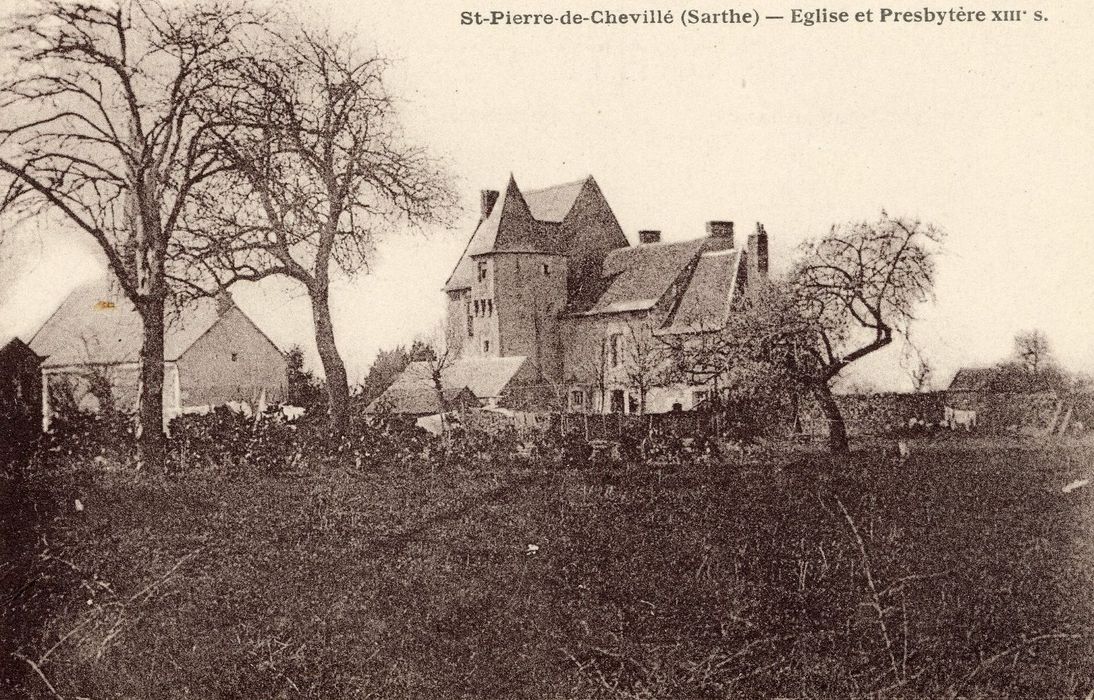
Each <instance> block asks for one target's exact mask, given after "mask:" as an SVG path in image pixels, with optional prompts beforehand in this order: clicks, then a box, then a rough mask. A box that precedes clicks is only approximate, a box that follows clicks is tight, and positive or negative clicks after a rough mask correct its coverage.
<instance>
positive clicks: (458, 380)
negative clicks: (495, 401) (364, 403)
mask: <svg viewBox="0 0 1094 700" xmlns="http://www.w3.org/2000/svg"><path fill="white" fill-rule="evenodd" d="M526 359H527V358H525V357H522V356H514V357H468V358H463V359H460V360H457V361H456V362H454V363H453V364H452V365H451V366H449V367H446V368H445V369H444V370H443V371H442V373H441V384H442V387H443V389H444V391H445V393H446V399H447V398H448V397H449V395H451V396H452V397H456V396H459V394H460V392H461V390H463V389H467V390H468V391H469V392H470V393H471V394H472V395H473V396H475V397H476V398H481V399H492V398H496V397H498V396H500V395H501V393H502V392H503V391H504V390H505V387H506V386H508V384H509V382H510V381H511V380H512V379H513V377H514V376H516V373H517V372H518V371H519V370H520V368H521V367H522V366H523V365H524V363H525V361H526ZM437 403H438V402H437V393H436V389H435V388H434V386H433V380H432V377H431V374H430V370H429V363H427V362H411V363H410V364H409V365H407V367H406V369H405V370H403V373H402V374H400V375H399V376H398V377H397V378H396V379H395V381H394V382H393V383H392V385H391V386H389V387H388V388H387V390H385V391H384V393H383V394H381V395H380V396H379V397H378V398H376V400H374V401H373V402H372V403H371V404H369V406H368V409H367V410H368V411H376V410H377V409H378V408H379V407H380V406H381V405H386V406H388V407H389V408H390V410H392V411H394V412H395V413H413V414H426V413H436V412H437V411H438V410H439V406H438V405H437Z"/></svg>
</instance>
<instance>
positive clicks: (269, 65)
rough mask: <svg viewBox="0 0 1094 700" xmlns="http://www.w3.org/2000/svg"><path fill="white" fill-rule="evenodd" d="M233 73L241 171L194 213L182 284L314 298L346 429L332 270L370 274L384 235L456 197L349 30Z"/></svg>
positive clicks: (235, 152)
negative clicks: (401, 122) (290, 286)
mask: <svg viewBox="0 0 1094 700" xmlns="http://www.w3.org/2000/svg"><path fill="white" fill-rule="evenodd" d="M270 44H271V45H272V46H274V47H275V48H276V54H273V53H271V54H270V55H266V56H255V57H254V58H253V59H252V60H251V61H248V62H247V63H245V64H242V65H240V66H237V67H235V68H234V69H233V71H232V72H231V74H230V75H228V76H226V77H225V80H226V81H228V82H229V83H230V84H231V87H230V88H226V90H225V94H224V96H223V98H222V99H221V100H220V101H219V102H218V104H217V106H218V108H219V114H218V116H217V119H216V121H217V122H218V123H220V124H222V126H220V127H219V128H216V129H214V133H215V135H216V138H217V142H218V146H219V149H220V151H221V153H222V154H223V156H224V157H225V159H226V160H227V161H228V162H230V163H231V164H232V166H233V169H232V170H231V171H226V172H224V173H222V176H221V177H219V178H217V179H216V180H214V181H210V182H207V183H206V185H205V186H204V187H203V188H202V191H201V195H202V196H201V199H200V200H199V201H198V202H196V203H195V205H194V206H193V207H192V208H191V209H190V210H189V212H188V215H187V224H188V230H189V233H190V236H189V239H188V240H187V242H186V245H185V246H182V247H180V249H179V253H180V256H181V257H182V258H184V259H185V260H187V261H188V263H190V264H187V265H185V269H186V273H185V275H184V276H183V277H182V279H181V280H180V282H182V283H183V284H184V285H185V286H187V287H188V288H189V289H191V290H192V291H197V292H198V293H204V294H208V293H213V292H215V290H216V289H218V288H223V287H226V286H228V285H231V284H233V283H235V282H238V281H258V280H262V279H264V278H267V277H271V276H275V275H276V276H282V277H287V278H290V279H292V280H295V281H296V282H298V283H299V284H301V285H302V286H303V287H304V289H305V290H306V291H307V294H308V296H309V298H310V300H311V310H312V319H313V321H314V327H315V341H316V345H317V348H318V350H319V357H320V359H321V360H322V363H323V370H324V373H325V374H326V385H327V391H328V400H329V410H330V420H331V427H332V428H333V429H334V430H335V431H341V430H343V429H344V428H345V426H346V423H347V420H348V409H349V386H348V382H347V377H346V369H345V365H344V363H343V361H342V357H341V354H340V353H339V351H338V348H337V345H336V343H335V334H334V324H333V322H332V319H331V312H330V298H331V282H332V274H333V273H336V272H338V273H342V274H344V275H347V276H352V275H354V274H356V273H358V272H360V271H362V270H366V269H367V267H368V263H369V261H370V259H371V257H372V252H373V249H374V246H375V243H376V240H377V238H378V237H379V236H380V235H381V233H382V232H385V231H388V230H391V229H392V228H393V227H394V226H396V225H398V224H400V223H410V224H415V225H422V224H426V223H430V222H438V221H443V220H445V218H446V216H447V214H448V212H449V211H450V208H451V204H452V202H453V197H452V194H451V192H450V191H449V188H448V185H447V182H446V180H445V179H444V177H442V175H441V174H440V172H439V171H438V169H437V167H436V166H435V164H434V163H433V161H432V160H431V159H430V158H429V157H428V156H427V155H426V153H425V152H424V151H423V150H421V149H419V148H413V147H408V146H405V145H403V144H402V139H401V138H400V134H399V131H398V128H397V124H396V119H395V116H396V115H395V111H394V109H393V103H392V99H391V98H390V97H389V95H388V94H387V93H386V92H385V89H384V85H383V69H384V61H383V60H382V59H380V58H378V57H375V56H367V57H363V58H362V57H359V56H358V55H357V54H356V52H355V51H354V49H353V41H352V40H350V39H349V38H348V37H328V36H325V35H317V34H310V33H307V32H303V31H299V32H294V33H292V34H287V35H284V36H279V37H275V38H274V39H272V40H271V41H270Z"/></svg>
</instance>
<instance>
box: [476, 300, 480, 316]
mask: <svg viewBox="0 0 1094 700" xmlns="http://www.w3.org/2000/svg"><path fill="white" fill-rule="evenodd" d="M475 315H476V316H478V315H479V300H478V299H476V300H475Z"/></svg>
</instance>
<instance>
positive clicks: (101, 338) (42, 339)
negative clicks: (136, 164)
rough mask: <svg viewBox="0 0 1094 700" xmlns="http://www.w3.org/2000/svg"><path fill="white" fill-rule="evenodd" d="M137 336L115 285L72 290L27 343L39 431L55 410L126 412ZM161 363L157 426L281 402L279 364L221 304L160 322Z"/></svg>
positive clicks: (129, 308)
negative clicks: (36, 382) (225, 408)
mask: <svg viewBox="0 0 1094 700" xmlns="http://www.w3.org/2000/svg"><path fill="white" fill-rule="evenodd" d="M141 337H142V324H141V320H140V316H139V315H138V314H137V311H136V309H134V308H133V305H132V304H131V303H130V302H129V300H128V299H126V298H125V296H124V295H123V294H121V292H120V290H118V289H117V288H116V286H114V285H111V284H110V283H109V282H106V281H99V282H92V283H90V284H87V285H84V286H82V287H80V288H78V289H76V290H75V291H73V292H72V293H71V294H70V295H69V296H68V298H67V299H65V301H64V302H62V304H61V306H60V307H59V308H58V309H57V310H56V311H55V312H54V313H53V315H52V316H51V317H50V318H49V319H48V320H47V321H46V322H45V324H44V325H43V326H42V327H41V328H40V329H39V330H38V332H37V333H36V334H35V336H34V338H32V339H31V342H30V348H31V349H32V350H33V351H34V352H35V353H37V354H38V355H39V356H41V357H42V358H44V359H43V361H42V365H41V377H42V379H41V382H42V390H41V402H42V423H43V428H44V429H46V430H48V429H49V425H50V421H51V419H52V417H53V415H54V414H55V413H56V412H58V411H60V410H62V408H67V409H73V410H80V411H90V412H96V411H101V410H105V409H116V410H121V411H131V410H133V409H134V408H135V406H136V399H137V387H138V382H139V376H140V375H139V365H138V360H139V356H140V344H141ZM164 360H165V362H164V387H163V403H164V415H165V418H166V419H170V418H172V417H174V416H177V415H179V414H182V413H187V412H194V411H205V410H208V409H209V408H212V407H214V406H218V405H222V404H226V403H228V402H247V403H251V404H254V403H257V402H258V401H259V400H260V399H261V398H264V399H265V400H266V401H268V402H271V403H273V402H276V401H279V400H283V399H284V398H285V392H286V387H287V383H288V363H287V361H286V358H285V355H284V354H283V353H282V352H281V350H280V349H278V347H277V346H276V345H274V343H273V342H272V341H271V340H270V339H269V338H268V337H267V336H266V334H265V333H263V332H262V330H261V329H259V327H258V326H257V325H255V323H254V322H253V321H251V319H250V318H249V317H248V316H247V315H246V314H244V313H243V311H242V310H241V309H240V308H239V307H238V306H236V305H235V304H234V303H232V302H231V301H230V299H228V298H224V299H220V300H213V299H202V300H199V301H197V302H196V303H194V304H193V305H191V306H188V307H186V308H184V309H182V310H181V311H180V312H179V313H178V314H177V315H175V316H172V317H170V318H168V319H166V331H165V334H164ZM62 404H64V405H63V406H62ZM104 404H107V405H104Z"/></svg>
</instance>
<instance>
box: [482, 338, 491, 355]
mask: <svg viewBox="0 0 1094 700" xmlns="http://www.w3.org/2000/svg"><path fill="white" fill-rule="evenodd" d="M482 351H483V352H490V341H489V340H483V341H482Z"/></svg>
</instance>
